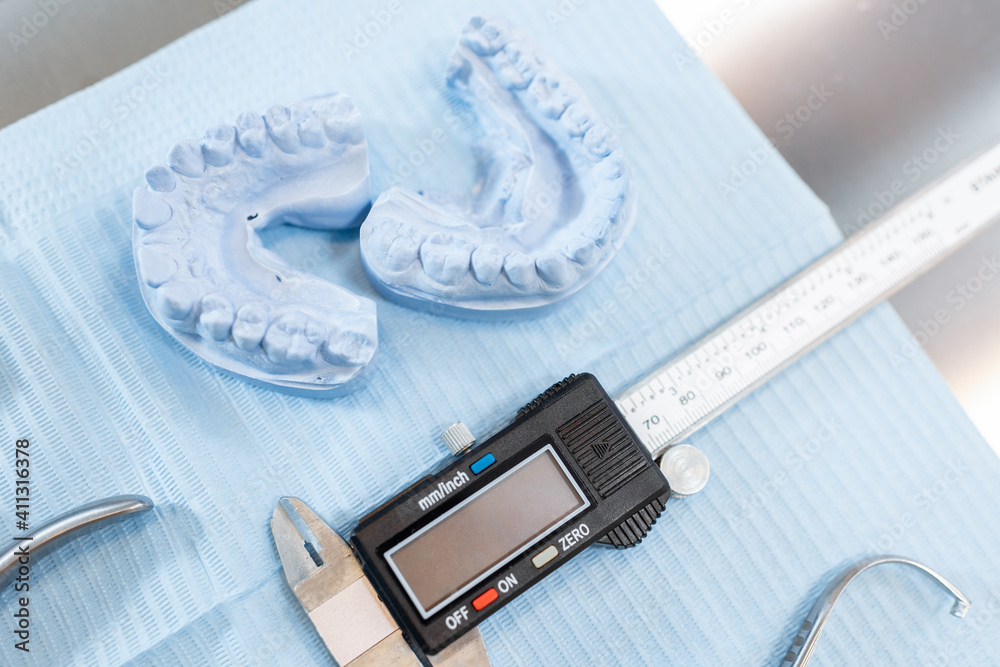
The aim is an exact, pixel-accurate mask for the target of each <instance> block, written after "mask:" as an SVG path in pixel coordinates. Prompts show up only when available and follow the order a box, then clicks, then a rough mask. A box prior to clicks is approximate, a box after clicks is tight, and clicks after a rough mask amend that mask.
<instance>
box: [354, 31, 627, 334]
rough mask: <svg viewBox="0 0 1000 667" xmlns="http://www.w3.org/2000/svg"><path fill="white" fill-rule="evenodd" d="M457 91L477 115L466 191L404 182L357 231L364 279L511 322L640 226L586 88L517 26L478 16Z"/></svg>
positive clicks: (582, 275) (401, 295) (613, 146)
mask: <svg viewBox="0 0 1000 667" xmlns="http://www.w3.org/2000/svg"><path fill="white" fill-rule="evenodd" d="M447 82H448V85H449V86H450V87H451V88H452V89H454V90H455V91H456V93H457V94H458V95H459V96H460V97H461V98H462V99H463V100H464V101H465V102H467V103H468V104H469V105H470V106H471V108H472V110H473V111H474V112H475V113H476V115H477V117H478V118H479V120H480V125H481V127H482V131H483V134H484V137H483V138H482V140H481V141H480V142H479V144H478V145H477V147H476V148H477V154H478V155H480V156H481V164H480V169H479V173H480V177H479V179H478V180H477V182H476V184H475V185H474V187H473V190H472V194H471V195H450V194H442V193H431V192H428V193H427V194H426V195H424V194H417V193H414V192H410V191H407V190H405V189H403V188H400V187H398V186H394V187H391V188H389V189H388V190H387V191H385V192H384V193H382V195H381V196H379V198H378V199H377V200H376V201H375V204H374V205H373V206H372V210H371V212H370V213H369V215H368V218H367V219H366V221H365V223H364V225H363V226H362V228H361V254H362V259H363V261H364V264H365V269H366V271H367V272H368V276H369V278H370V279H371V281H372V283H373V284H374V285H375V287H376V289H378V290H379V292H380V293H382V294H383V295H384V296H386V297H387V298H390V299H392V300H395V301H399V302H401V303H403V304H405V305H409V306H412V307H417V308H429V309H431V310H433V312H444V313H447V314H452V315H458V316H462V317H473V318H505V317H511V316H518V315H524V314H531V313H533V312H536V309H538V308H541V307H545V306H548V305H551V304H552V303H554V302H555V301H557V300H559V299H562V298H564V297H566V296H568V295H570V294H572V293H574V292H576V291H577V290H579V289H580V288H582V287H583V286H584V285H586V284H587V283H588V282H589V281H590V280H591V279H593V278H594V276H595V275H597V273H598V272H599V271H600V270H601V269H603V268H604V267H605V266H606V265H607V264H608V262H610V261H611V258H612V257H613V256H614V254H615V253H616V252H617V251H618V249H619V248H621V246H622V244H623V243H624V242H625V238H626V237H627V235H628V233H629V231H630V230H631V228H632V225H633V223H634V221H635V209H636V202H635V194H634V188H633V184H632V179H631V171H630V168H629V165H628V162H627V161H626V160H625V157H624V156H623V155H622V154H621V152H619V151H618V150H617V137H616V136H615V133H614V132H613V131H612V130H611V128H610V127H608V125H607V124H605V123H603V122H601V120H600V119H599V118H598V117H597V114H596V113H595V111H594V109H593V108H592V107H591V105H590V103H589V102H588V101H587V98H586V97H585V96H584V94H583V91H582V90H581V89H580V87H579V86H578V85H577V84H576V83H575V82H574V81H573V80H572V79H570V78H569V77H568V76H567V75H566V74H565V73H564V72H562V71H561V70H560V69H558V68H557V67H556V66H555V65H553V64H552V62H551V60H550V59H549V57H548V56H547V55H546V54H544V53H543V52H542V51H541V50H540V49H538V47H537V46H535V45H534V43H533V42H532V41H531V40H530V39H529V38H528V37H527V36H526V35H525V34H524V33H523V32H522V31H521V30H520V29H518V28H517V27H516V26H513V25H512V24H510V23H508V22H507V21H505V20H504V19H501V18H497V17H479V16H477V17H473V18H472V20H471V21H470V22H469V24H468V26H467V27H466V28H465V30H464V31H463V33H462V35H461V37H460V38H459V40H458V44H457V45H456V47H455V50H454V53H453V55H452V58H451V62H450V63H449V66H448V73H447Z"/></svg>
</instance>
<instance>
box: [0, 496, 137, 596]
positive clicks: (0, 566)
mask: <svg viewBox="0 0 1000 667" xmlns="http://www.w3.org/2000/svg"><path fill="white" fill-rule="evenodd" d="M151 509H153V501H152V500H150V499H149V498H147V497H146V496H136V495H123V496H113V497H111V498H104V499H102V500H96V501H94V502H91V503H87V504H86V505H82V506H80V507H77V508H76V509H72V510H70V511H68V512H66V513H64V514H60V515H59V516H57V517H56V518H54V519H52V520H51V521H49V522H48V523H45V524H43V525H42V526H39V527H38V528H37V529H35V530H34V531H32V533H31V536H30V537H22V538H15V539H14V541H13V542H11V543H10V544H9V545H8V546H7V548H5V549H4V550H3V551H2V552H0V591H3V590H4V589H5V588H7V585H8V584H10V583H11V582H12V581H13V580H14V577H15V575H16V574H17V571H18V565H19V563H20V558H22V557H24V556H23V554H24V551H23V549H24V548H25V545H27V552H28V556H29V558H30V560H31V561H32V562H34V560H35V559H36V558H38V557H39V556H42V555H44V554H45V553H47V552H49V551H51V550H52V549H54V548H56V547H58V546H59V545H60V544H62V543H64V542H65V541H66V540H68V539H69V538H71V537H76V536H77V535H80V534H82V533H84V532H87V531H89V530H91V529H93V528H97V527H99V526H102V525H104V524H105V523H106V522H108V521H110V520H112V519H118V518H121V517H125V516H128V515H131V514H136V513H140V512H146V511H148V510H151Z"/></svg>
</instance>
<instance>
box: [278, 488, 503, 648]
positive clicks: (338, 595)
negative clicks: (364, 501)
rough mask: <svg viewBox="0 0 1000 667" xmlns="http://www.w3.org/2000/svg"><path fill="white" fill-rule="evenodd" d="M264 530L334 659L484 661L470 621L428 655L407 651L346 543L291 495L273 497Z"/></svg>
mask: <svg viewBox="0 0 1000 667" xmlns="http://www.w3.org/2000/svg"><path fill="white" fill-rule="evenodd" d="M271 533H272V534H273V535H274V542H275V544H276V545H277V547H278V555H279V557H280V558H281V565H282V567H283V569H284V571H285V578H286V579H287V580H288V585H289V586H290V587H291V589H292V591H293V592H294V593H295V596H296V597H297V598H298V599H299V602H300V603H301V604H302V607H303V608H304V609H305V610H306V613H307V614H308V615H309V620H310V621H312V623H313V625H314V626H315V627H316V631H317V632H319V635H320V637H322V638H323V642H324V643H325V644H326V647H327V648H328V649H329V651H330V653H331V654H332V655H333V657H334V659H335V660H336V661H337V664H339V665H341V667H348V666H350V667H366V666H372V667H374V666H376V665H379V666H381V665H387V666H390V667H409V666H411V665H413V666H416V665H428V664H429V665H433V666H434V667H458V666H459V665H463V666H464V665H468V666H469V667H476V666H484V667H487V666H488V665H490V659H489V656H488V655H487V654H486V646H485V644H483V638H482V635H481V634H480V632H479V629H478V628H477V629H475V630H473V631H471V632H468V633H466V634H465V635H463V636H462V637H461V638H460V639H459V640H458V641H456V642H455V643H454V644H452V645H450V646H449V647H448V648H446V649H445V650H443V651H441V653H439V654H437V655H435V656H432V657H428V656H424V655H421V654H418V653H417V652H416V651H414V650H413V649H412V648H411V647H410V645H409V644H408V643H407V641H406V639H405V638H404V637H403V632H402V630H400V629H399V625H397V624H396V621H395V620H393V618H392V615H391V614H390V613H389V610H388V609H386V607H385V605H384V604H383V603H382V601H381V600H380V599H379V597H378V595H377V594H376V593H375V589H374V588H372V585H371V583H369V581H368V578H367V577H366V576H365V575H364V573H363V572H362V570H361V564H360V563H359V562H358V559H357V558H356V557H355V556H354V553H353V551H351V548H350V547H349V546H348V545H347V543H346V542H344V540H342V539H341V538H340V536H339V535H337V533H336V532H334V530H333V529H332V528H330V526H328V525H327V524H326V523H325V522H324V521H323V520H322V519H320V518H319V517H318V516H316V513H315V512H313V511H312V510H311V509H310V508H309V506H308V505H306V504H305V503H304V502H302V501H301V500H299V499H298V498H282V499H281V500H280V501H278V506H277V507H276V508H275V509H274V514H273V515H272V516H271Z"/></svg>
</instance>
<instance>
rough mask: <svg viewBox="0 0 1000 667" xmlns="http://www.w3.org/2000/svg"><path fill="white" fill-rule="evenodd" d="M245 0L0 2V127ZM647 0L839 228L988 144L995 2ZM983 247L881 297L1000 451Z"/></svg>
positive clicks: (998, 240) (998, 349) (994, 78)
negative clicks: (981, 276) (941, 316)
mask: <svg viewBox="0 0 1000 667" xmlns="http://www.w3.org/2000/svg"><path fill="white" fill-rule="evenodd" d="M245 1H252V0H89V1H86V2H84V1H83V0H0V28H2V34H3V36H4V42H5V43H4V44H3V45H0V127H4V126H6V125H9V124H10V123H13V122H15V121H16V120H18V119H19V118H22V117H24V116H26V115H28V114H30V113H32V112H34V111H36V110H38V109H40V108H42V107H44V106H46V105H48V104H51V103H52V102H55V101H57V100H59V99H61V98H63V97H65V96H66V95H69V94H71V93H73V92H75V91H77V90H80V89H81V88H85V87H86V86H88V85H90V84H92V83H94V82H96V81H99V80H100V79H102V78H104V77H106V76H108V75H109V74H112V73H114V72H116V71H118V70H119V69H121V68H122V67H125V66H126V65H129V64H131V63H132V62H135V61H136V60H138V59H140V58H142V57H143V56H145V55H147V54H149V53H151V52H153V51H155V50H156V49H158V48H160V47H161V46H164V45H165V44H167V43H169V42H171V41H173V40H174V39H177V38H178V37H180V36H181V35H183V34H185V33H187V32H188V31H190V30H192V29H194V28H196V27H198V26H200V25H202V24H204V23H207V22H208V21H211V20H213V19H216V18H218V17H219V16H222V15H223V14H225V13H227V12H229V11H232V10H233V9H235V8H237V7H239V6H240V5H241V4H243V2H245ZM585 1H591V0H563V2H569V3H572V4H575V5H579V4H582V3H583V2H585ZM656 1H657V3H658V4H659V6H660V8H661V9H662V10H663V12H664V13H665V14H666V15H667V17H668V18H670V19H671V21H673V23H674V25H675V26H677V29H678V30H679V31H680V32H681V34H682V35H684V37H685V38H686V39H687V40H688V42H689V43H690V44H691V45H692V51H693V52H694V53H695V54H697V55H698V57H700V58H701V59H702V60H703V61H704V62H705V63H707V64H708V66H709V67H710V68H711V69H712V70H714V71H715V73H716V74H717V75H718V76H719V78H721V79H722V81H723V82H724V83H725V84H726V85H727V86H728V87H729V89H730V90H731V91H732V92H733V95H735V96H736V98H737V99H738V100H739V101H740V103H742V105H743V106H744V108H746V110H747V111H748V112H749V114H750V116H751V117H752V118H753V119H754V121H755V122H756V123H757V124H758V125H759V126H760V127H761V129H762V130H763V131H764V133H765V134H766V135H767V136H768V137H770V138H771V139H772V141H773V142H774V143H775V145H776V146H777V147H778V148H779V149H780V151H781V152H782V154H783V155H784V156H785V158H786V159H787V160H788V162H789V163H790V164H791V165H792V167H793V168H794V169H795V170H796V171H797V172H798V173H799V175H800V176H801V177H802V178H803V180H805V181H806V183H808V184H809V185H810V186H811V187H812V189H813V190H814V191H815V192H816V193H817V194H818V195H819V196H820V198H821V199H823V201H825V202H826V203H827V205H829V207H830V209H831V211H832V212H833V216H834V218H835V219H836V220H837V222H838V224H840V226H841V228H842V229H843V230H844V232H845V234H848V235H849V234H851V233H854V232H856V231H858V230H859V229H860V228H862V227H863V226H864V225H865V224H867V222H868V221H869V220H871V219H873V218H877V217H878V211H879V210H880V208H881V207H884V206H889V207H891V206H892V205H894V204H897V203H899V201H900V200H903V199H905V198H906V197H908V196H910V195H912V194H915V193H916V192H917V191H919V190H920V189H921V188H923V187H925V186H926V185H928V184H930V183H932V182H933V181H935V180H937V179H938V178H940V177H941V176H943V175H944V174H946V173H947V172H948V171H950V170H951V169H953V168H954V167H956V166H957V165H959V164H961V163H962V162H964V161H966V160H968V159H970V158H972V157H974V156H975V155H977V154H978V153H980V152H982V151H984V150H986V149H987V148H990V147H992V146H994V145H995V144H997V143H1000V3H998V2H996V0H809V1H808V2H803V1H802V0H697V1H693V0H656ZM625 6H626V5H623V11H624V10H625V9H624V7H625ZM40 12H42V16H41V17H39V16H38V15H39V13H40ZM39 23H41V24H42V29H37V28H38V24H39ZM939 139H941V140H939ZM944 146H947V148H946V149H945V150H940V149H941V147H944ZM894 186H896V187H895V190H896V192H897V193H900V192H901V193H902V194H898V195H897V194H896V193H894V192H893V189H894ZM994 256H1000V226H998V225H994V226H993V227H992V228H991V229H990V230H988V231H987V232H986V233H985V234H983V235H982V236H980V237H979V238H978V239H976V240H975V241H973V242H972V243H970V244H969V245H967V246H966V247H965V248H962V249H961V250H959V251H958V252H957V253H955V254H954V255H953V256H952V257H951V258H949V259H948V260H946V261H945V262H944V263H943V264H941V265H940V266H938V267H937V268H935V269H934V270H932V271H931V272H930V273H928V274H927V275H925V276H923V277H922V278H920V279H919V280H917V281H916V282H915V283H913V284H912V285H910V286H909V287H908V288H906V289H905V290H904V291H902V292H901V293H900V294H898V295H897V296H896V297H894V298H893V300H892V303H893V305H894V307H895V308H896V310H897V311H898V312H899V314H900V316H902V318H903V319H904V320H905V321H906V323H907V325H908V326H909V327H910V330H911V331H913V332H914V333H917V332H922V333H923V334H925V335H924V336H922V337H921V339H922V340H924V339H926V343H925V344H924V349H925V350H926V352H927V353H928V354H929V355H930V357H931V359H932V360H933V361H934V363H935V364H936V365H937V367H938V369H939V370H940V371H941V373H942V374H943V375H944V377H945V379H946V381H947V382H948V384H949V385H950V386H951V388H952V390H953V391H954V393H955V395H956V396H957V397H958V400H959V401H960V402H961V403H962V405H963V406H964V408H965V410H966V411H967V412H968V414H969V416H970V417H971V418H972V420H973V421H974V422H975V423H976V425H977V426H978V428H979V430H980V431H981V432H982V433H983V435H984V436H985V437H986V438H987V440H989V441H990V443H991V444H992V445H993V447H994V448H995V449H997V451H998V452H1000V275H996V276H995V277H993V278H992V279H990V280H985V281H981V280H978V279H977V272H979V271H980V269H981V268H982V267H983V266H984V262H986V261H988V260H991V259H992V258H993V257H994ZM986 273H988V271H986ZM962 290H964V294H965V295H968V298H967V297H966V296H962V294H963V291H962ZM941 310H944V311H945V312H946V314H947V323H946V324H944V325H941V326H938V327H935V326H932V325H931V324H930V323H931V322H932V321H933V320H934V319H935V314H936V313H938V312H939V311H941ZM931 331H933V333H931ZM910 344H912V341H900V345H899V346H900V354H901V356H904V357H905V354H906V350H908V349H911V348H909V347H908V345H910Z"/></svg>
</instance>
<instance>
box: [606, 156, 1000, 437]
mask: <svg viewBox="0 0 1000 667" xmlns="http://www.w3.org/2000/svg"><path fill="white" fill-rule="evenodd" d="M998 218H1000V146H996V147H994V148H992V149H990V150H989V151H987V152H985V153H983V154H982V155H980V156H979V157H978V158H976V159H974V160H972V161H970V162H969V163H967V164H966V165H965V166H963V167H960V168H959V169H957V170H955V171H954V172H952V173H951V175H949V176H947V177H945V178H944V179H942V180H941V181H939V182H937V183H936V184H934V185H932V186H930V187H928V188H927V189H925V190H923V191H922V192H920V193H918V194H917V195H915V196H914V197H913V198H911V199H909V200H908V201H907V202H905V203H903V204H902V205H900V206H899V207H898V208H897V209H895V210H894V211H892V212H890V213H889V214H888V215H886V216H885V217H883V218H881V219H880V220H879V221H877V222H875V223H873V224H872V225H871V226H869V227H868V228H867V229H865V230H863V231H862V232H859V233H858V234H856V235H855V236H853V237H851V238H849V239H848V240H847V241H845V242H844V243H843V244H841V245H840V246H838V247H837V248H835V249H834V250H832V251H831V252H830V253H828V254H827V255H825V256H823V257H822V258H820V259H819V260H817V261H816V262H814V263H813V264H812V265H810V266H809V267H807V268H806V269H804V270H803V271H801V272H800V273H799V274H797V275H796V276H794V277H792V278H791V279H790V280H788V281H787V282H785V283H784V284H783V285H781V286H780V287H778V288H777V289H775V290H774V291H772V292H771V293H770V294H768V295H766V296H765V297H763V298H762V299H760V300H758V301H757V302H755V303H754V304H752V305H751V306H749V307H748V308H746V309H745V310H743V311H742V312H741V313H740V314H739V315H737V316H736V317H734V318H733V319H731V320H729V321H728V322H727V323H726V324H724V325H722V326H721V327H719V328H718V329H716V330H715V331H713V332H711V333H709V334H708V335H707V336H705V337H704V338H702V339H701V340H700V341H699V342H697V343H695V344H694V345H692V346H691V347H689V348H688V349H687V350H686V351H684V352H682V353H681V354H679V355H678V356H676V357H674V358H673V359H671V360H670V361H668V362H667V363H666V364H664V365H662V366H660V367H659V368H657V369H656V370H655V371H653V372H652V373H650V374H649V375H646V376H645V377H644V378H643V379H641V380H639V381H638V382H636V383H635V384H633V385H632V386H631V387H630V388H629V389H627V390H626V391H624V392H623V393H622V394H620V395H619V396H618V397H617V398H616V399H615V403H616V405H617V406H618V408H619V410H621V412H622V414H623V415H624V416H625V418H626V420H627V421H628V422H629V424H630V425H631V426H632V428H633V429H634V430H635V432H636V433H637V434H638V436H639V438H640V440H642V442H643V443H644V444H645V445H646V447H647V448H648V449H649V451H650V453H651V454H652V455H653V456H654V457H657V456H660V455H661V454H663V452H664V451H666V450H667V449H668V448H669V447H670V446H672V445H675V444H677V443H680V442H682V441H683V440H684V439H685V438H687V437H688V436H690V435H691V434H692V433H694V432H696V431H698V430H699V429H701V428H702V427H703V426H705V425H706V424H708V423H709V422H711V421H712V420H713V419H715V418H716V417H718V416H719V415H721V414H722V413H724V412H725V411H726V410H728V409H729V408H730V407H732V406H733V405H734V404H736V403H738V402H739V401H740V400H741V399H743V398H744V397H746V396H747V395H749V394H751V393H753V392H754V391H755V390H756V389H757V388H758V387H760V386H761V385H763V384H765V383H766V382H767V381H768V380H770V379H771V378H773V377H774V376H775V375H777V374H778V373H780V372H781V371H782V370H784V369H785V368H787V367H788V366H790V365H791V364H793V363H794V362H795V361H797V360H798V359H800V358H801V357H802V356H804V355H805V354H807V353H808V352H810V351H812V350H813V349H815V348H816V347H817V346H819V345H820V344H821V343H823V342H824V341H826V340H827V339H829V338H830V337H831V336H833V335H834V334H836V333H837V332H839V331H840V330H841V329H843V328H844V327H846V326H847V325H848V324H850V323H851V322H853V321H854V320H856V319H857V318H858V317H860V316H861V315H863V314H864V313H865V312H867V311H868V310H869V309H871V308H872V307H873V306H875V305H876V304H878V303H880V302H881V301H883V300H884V299H886V298H888V297H890V296H892V295H893V294H895V293H896V292H897V291H899V290H900V289H902V288H903V287H905V286H906V285H908V284H909V283H910V282H912V281H913V280H915V279H916V278H917V277H919V276H920V275H922V274H923V273H925V272H926V271H927V270H929V269H930V268H932V267H933V266H935V265H937V264H938V263H939V262H941V261H942V260H943V259H945V258H946V257H947V256H948V255H950V254H951V253H952V252H954V251H955V250H957V249H958V248H959V247H961V246H962V245H964V244H965V243H966V242H967V241H969V240H970V239H971V238H973V237H974V236H976V235H977V234H979V233H980V232H982V231H983V230H984V229H986V228H987V227H988V226H989V225H990V223H992V222H993V221H995V220H997V219H998Z"/></svg>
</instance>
